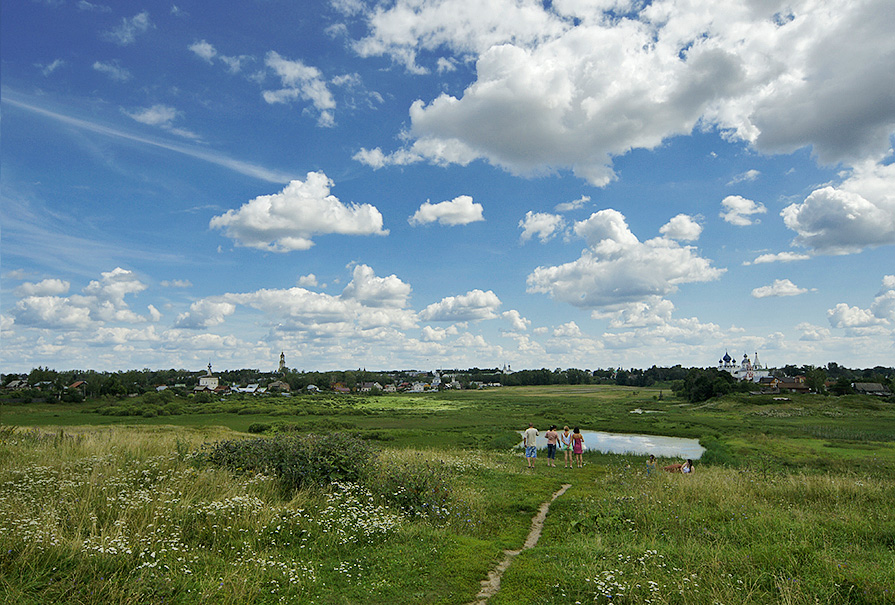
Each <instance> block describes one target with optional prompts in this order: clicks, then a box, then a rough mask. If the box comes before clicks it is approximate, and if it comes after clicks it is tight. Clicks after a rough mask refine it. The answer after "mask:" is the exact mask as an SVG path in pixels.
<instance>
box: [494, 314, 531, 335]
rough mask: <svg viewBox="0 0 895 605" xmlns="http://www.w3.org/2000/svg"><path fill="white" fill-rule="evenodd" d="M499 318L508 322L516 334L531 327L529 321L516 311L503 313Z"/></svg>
mask: <svg viewBox="0 0 895 605" xmlns="http://www.w3.org/2000/svg"><path fill="white" fill-rule="evenodd" d="M501 317H503V318H504V319H506V320H507V321H508V322H510V325H511V326H512V327H513V330H516V331H517V332H524V331H525V330H527V329H528V327H529V326H530V325H531V320H530V319H526V318H524V317H522V314H521V313H519V311H517V310H516V309H510V310H509V311H504V312H503V313H502V314H501Z"/></svg>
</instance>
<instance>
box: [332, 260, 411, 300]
mask: <svg viewBox="0 0 895 605" xmlns="http://www.w3.org/2000/svg"><path fill="white" fill-rule="evenodd" d="M410 290H411V288H410V284H406V283H404V282H403V281H401V280H400V279H399V278H398V276H396V275H389V276H388V277H377V276H376V274H375V273H374V271H373V269H372V268H371V267H368V266H367V265H357V266H355V267H354V272H353V275H352V278H351V281H350V282H349V283H348V285H347V286H345V289H344V290H343V291H342V298H345V299H354V300H357V301H358V302H360V303H361V304H363V305H364V306H367V307H395V308H399V309H400V308H403V307H405V306H406V305H407V297H408V296H410Z"/></svg>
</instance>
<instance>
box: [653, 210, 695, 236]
mask: <svg viewBox="0 0 895 605" xmlns="http://www.w3.org/2000/svg"><path fill="white" fill-rule="evenodd" d="M659 233H661V234H662V235H664V236H665V237H667V238H669V239H675V240H681V241H685V242H690V241H693V240H697V239H699V235H700V234H701V233H702V225H700V224H699V223H697V222H696V220H695V219H694V218H693V217H692V216H688V215H686V214H678V215H677V216H675V217H674V218H672V219H671V220H670V221H668V222H667V223H665V224H664V225H662V227H661V228H660V229H659Z"/></svg>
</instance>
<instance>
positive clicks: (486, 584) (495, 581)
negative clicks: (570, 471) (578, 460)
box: [470, 483, 572, 605]
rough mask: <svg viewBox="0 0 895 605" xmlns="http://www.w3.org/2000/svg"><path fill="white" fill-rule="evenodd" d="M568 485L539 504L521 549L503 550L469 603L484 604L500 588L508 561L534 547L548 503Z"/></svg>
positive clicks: (565, 484) (566, 486)
mask: <svg viewBox="0 0 895 605" xmlns="http://www.w3.org/2000/svg"><path fill="white" fill-rule="evenodd" d="M570 487H572V484H571V483H563V486H562V487H561V488H560V489H559V490H558V491H556V492H555V493H554V494H553V496H552V497H551V498H550V499H549V500H547V501H546V502H544V503H543V504H541V507H540V508H539V509H538V514H536V515H535V516H534V518H532V520H531V531H529V532H528V538H526V539H525V544H523V545H522V549H521V550H505V551H503V561H501V562H500V563H499V564H498V565H497V567H495V568H494V569H492V570H491V571H490V572H488V579H487V580H482V589H481V590H480V591H479V594H477V595H476V596H475V600H474V601H473V602H472V603H470V605H485V603H487V602H488V599H490V598H491V597H493V596H494V595H495V594H496V593H497V591H498V590H500V579H501V578H502V577H503V574H504V572H505V571H506V570H507V568H509V566H510V563H512V562H513V559H514V558H515V557H516V555H518V554H519V553H521V552H522V551H523V550H528V549H529V548H534V546H535V545H536V544H537V543H538V539H539V538H540V537H541V530H543V529H544V520H545V519H546V518H547V511H548V510H550V504H551V503H552V502H553V501H554V500H556V499H557V498H559V497H560V496H562V495H563V494H564V493H565V492H566V490H567V489H569V488H570Z"/></svg>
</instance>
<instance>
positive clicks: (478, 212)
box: [408, 195, 485, 226]
mask: <svg viewBox="0 0 895 605" xmlns="http://www.w3.org/2000/svg"><path fill="white" fill-rule="evenodd" d="M482 210H483V208H482V205H481V204H478V203H475V202H473V201H472V198H471V197H470V196H468V195H461V196H458V197H455V198H454V199H453V200H450V201H446V202H439V203H438V204H431V203H429V202H428V201H427V202H424V203H423V204H422V205H421V206H420V207H419V210H417V211H416V212H415V213H414V214H413V216H411V217H410V218H409V219H408V222H409V223H410V224H411V225H424V224H427V223H434V222H436V221H437V222H438V223H439V224H441V225H448V226H454V225H468V224H469V223H475V222H478V221H484V220H485V218H484V217H483V216H482Z"/></svg>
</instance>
